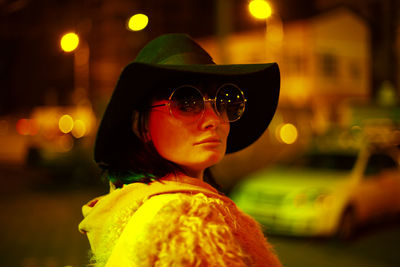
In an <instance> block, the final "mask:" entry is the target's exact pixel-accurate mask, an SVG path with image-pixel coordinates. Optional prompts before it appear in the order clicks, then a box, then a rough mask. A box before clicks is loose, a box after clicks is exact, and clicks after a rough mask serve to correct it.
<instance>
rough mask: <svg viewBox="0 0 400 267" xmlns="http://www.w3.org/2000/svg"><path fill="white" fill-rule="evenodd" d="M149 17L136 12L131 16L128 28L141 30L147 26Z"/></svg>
mask: <svg viewBox="0 0 400 267" xmlns="http://www.w3.org/2000/svg"><path fill="white" fill-rule="evenodd" d="M148 23H149V18H148V17H147V16H146V15H144V14H136V15H133V16H132V17H130V18H129V20H128V25H127V26H128V29H129V30H131V31H141V30H143V29H144V28H146V26H147V24H148Z"/></svg>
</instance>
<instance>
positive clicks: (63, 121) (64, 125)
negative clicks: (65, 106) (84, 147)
mask: <svg viewBox="0 0 400 267" xmlns="http://www.w3.org/2000/svg"><path fill="white" fill-rule="evenodd" d="M58 127H59V129H60V131H61V132H63V133H69V132H71V131H72V129H73V127H74V120H73V119H72V117H71V116H70V115H63V116H62V117H61V118H60V120H59V121H58Z"/></svg>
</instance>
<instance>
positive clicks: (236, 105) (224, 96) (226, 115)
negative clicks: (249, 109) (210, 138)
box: [216, 84, 245, 122]
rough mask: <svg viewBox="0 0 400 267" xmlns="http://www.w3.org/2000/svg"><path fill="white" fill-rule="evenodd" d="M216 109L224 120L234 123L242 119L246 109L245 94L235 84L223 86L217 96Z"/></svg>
mask: <svg viewBox="0 0 400 267" xmlns="http://www.w3.org/2000/svg"><path fill="white" fill-rule="evenodd" d="M216 107H217V110H218V112H219V114H220V115H221V117H222V118H223V119H224V120H226V121H229V122H233V121H236V120H238V119H240V117H241V116H242V115H243V112H244V108H245V98H244V95H243V92H242V91H241V90H240V89H239V87H237V86H236V85H233V84H225V85H223V86H221V87H220V88H219V89H218V91H217V95H216Z"/></svg>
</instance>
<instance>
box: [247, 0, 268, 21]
mask: <svg viewBox="0 0 400 267" xmlns="http://www.w3.org/2000/svg"><path fill="white" fill-rule="evenodd" d="M249 11H250V13H251V15H252V16H254V17H255V18H257V19H266V18H269V17H270V16H271V15H272V8H271V5H270V4H269V3H268V2H267V1H264V0H253V1H251V2H250V3H249Z"/></svg>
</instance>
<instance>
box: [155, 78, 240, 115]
mask: <svg viewBox="0 0 400 267" xmlns="http://www.w3.org/2000/svg"><path fill="white" fill-rule="evenodd" d="M224 86H233V87H236V88H237V89H238V90H239V92H240V94H241V96H242V97H243V100H244V103H243V105H244V106H243V111H242V114H243V113H244V111H245V109H246V102H247V99H246V97H245V96H244V93H243V91H242V90H241V89H240V88H239V86H237V85H236V84H233V83H224V84H222V85H221V86H220V87H218V89H217V91H216V92H215V97H214V98H208V99H207V98H206V97H205V96H204V95H203V93H202V92H201V91H200V89H198V88H197V87H195V86H193V85H189V84H184V85H181V86H179V87H177V88H175V89H174V91H173V92H172V93H171V95H170V96H169V98H168V103H165V104H158V105H152V106H151V108H156V107H162V106H168V109H169V113H170V114H171V116H172V117H174V118H176V116H174V114H173V112H172V108H171V103H172V97H173V96H174V94H175V92H176V91H177V90H178V89H180V88H182V87H191V88H193V89H195V90H196V91H197V92H199V94H200V95H201V96H202V98H203V103H204V105H203V109H202V111H201V114H199V118H198V119H197V120H199V119H200V118H202V117H203V116H204V112H205V103H206V102H212V107H213V110H214V112H215V114H217V115H218V117H220V118H222V116H221V114H220V113H219V111H218V109H217V104H216V103H217V95H218V92H219V90H221V88H223V87H224ZM241 117H242V115H240V117H238V118H237V119H235V120H232V121H230V120H227V121H226V122H235V121H237V120H239V119H240V118H241ZM197 120H194V121H197ZM224 121H225V120H224Z"/></svg>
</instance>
